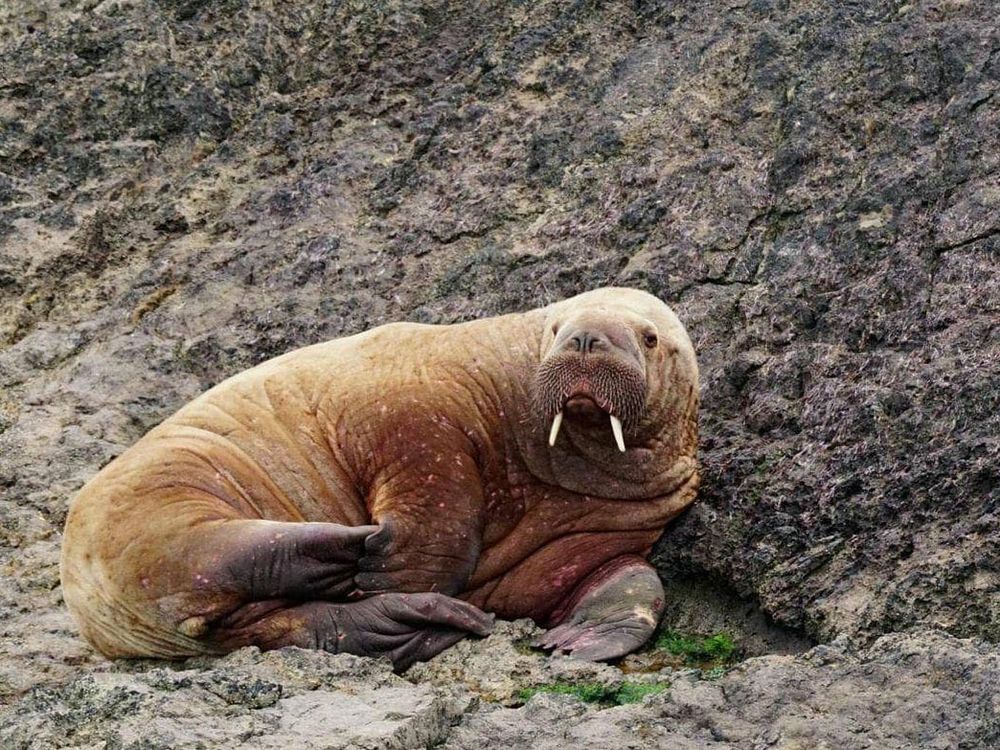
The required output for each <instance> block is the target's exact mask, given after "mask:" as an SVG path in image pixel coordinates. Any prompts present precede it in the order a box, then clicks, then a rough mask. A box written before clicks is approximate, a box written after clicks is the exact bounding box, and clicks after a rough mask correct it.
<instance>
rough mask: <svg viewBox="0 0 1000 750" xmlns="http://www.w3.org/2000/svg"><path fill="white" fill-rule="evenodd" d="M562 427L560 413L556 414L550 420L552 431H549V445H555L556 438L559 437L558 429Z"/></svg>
mask: <svg viewBox="0 0 1000 750" xmlns="http://www.w3.org/2000/svg"><path fill="white" fill-rule="evenodd" d="M561 425H562V412H561V411H560V412H559V413H557V414H556V416H555V418H554V419H553V420H552V429H551V430H550V431H549V445H555V444H556V437H557V436H558V435H559V427H560V426H561Z"/></svg>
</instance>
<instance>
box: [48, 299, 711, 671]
mask: <svg viewBox="0 0 1000 750" xmlns="http://www.w3.org/2000/svg"><path fill="white" fill-rule="evenodd" d="M619 383H627V384H628V385H627V387H626V386H624V385H619ZM616 388H618V389H620V390H621V391H622V393H618V391H616ZM626 390H627V391H628V392H627V393H625V391H626ZM628 404H631V406H629V405H628ZM616 415H617V416H616ZM696 415H697V369H696V365H695V360H694V354H693V350H692V347H691V345H690V342H689V340H688V338H687V335H686V333H685V332H684V329H683V327H682V326H681V325H680V323H679V322H678V321H677V319H676V317H675V316H674V315H673V313H672V312H670V310H669V309H668V308H667V307H666V306H665V305H663V303H661V302H660V301H659V300H657V299H655V298H654V297H652V296H650V295H647V294H645V293H642V292H637V291H634V290H627V289H603V290H597V291H595V292H590V293H587V294H583V295H580V296H578V297H574V298H572V299H570V300H566V301H564V302H561V303H556V304H554V305H550V306H548V307H546V308H542V309H538V310H533V311H529V312H526V313H521V314H514V315H506V316H501V317H497V318H490V319H484V320H478V321H472V322H469V323H464V324H457V325H450V326H426V325H417V324H405V323H403V324H391V325H386V326H382V327H380V328H376V329H373V330H371V331H368V332H365V333H362V334H359V335H356V336H351V337H348V338H343V339H337V340H334V341H330V342H327V343H323V344H318V345H315V346H310V347H306V348H304V349H300V350H297V351H293V352H291V353H289V354H286V355H284V356H281V357H278V358H276V359H274V360H271V361H269V362H266V363H264V364H262V365H260V366H258V367H255V368H253V369H251V370H248V371H246V372H243V373H240V374H238V375H236V376H235V377H232V378H230V379H229V380H226V381H225V382H223V383H221V384H220V385H218V386H216V387H215V388H213V389H211V390H209V391H208V392H206V393H205V394H203V395H202V396H200V397H198V398H196V399H195V400H193V401H192V402H190V403H189V404H187V405H186V406H184V407H183V408H182V409H181V410H180V411H178V412H177V413H176V414H174V415H173V416H172V417H170V418H169V419H167V420H166V421H164V422H163V423H162V424H161V425H159V426H158V427H156V428H155V429H153V430H152V431H150V432H149V433H148V434H147V435H146V436H145V437H143V438H142V439H141V440H140V441H139V442H138V443H136V444H135V445H134V446H133V447H131V448H130V449H129V450H127V451H126V452H125V453H123V454H122V455H121V456H120V457H118V458H117V459H115V460H114V461H113V462H111V463H110V464H109V465H108V466H107V467H105V468H104V469H103V470H102V471H101V472H100V473H99V474H98V475H97V476H96V477H94V479H92V480H91V481H90V482H89V483H88V484H87V485H86V486H85V487H84V488H83V489H82V490H81V492H80V493H79V495H78V496H77V498H76V499H75V501H74V503H73V505H72V507H71V510H70V514H69V517H68V520H67V524H66V531H65V539H64V545H63V557H62V583H63V590H64V595H65V599H66V602H67V604H68V606H69V608H70V610H71V611H72V612H73V614H74V615H75V617H76V619H77V620H78V622H79V624H80V627H81V630H82V632H83V634H84V636H85V637H86V638H87V639H88V640H89V641H90V642H91V643H93V644H94V645H95V646H96V647H97V648H98V649H99V650H100V651H101V652H103V653H104V654H106V655H108V656H160V657H179V656H185V655H192V654H200V653H220V652H225V651H227V650H231V649H233V648H238V647H240V646H244V645H257V646H260V647H261V648H276V647H281V646H284V645H299V646H306V647H320V648H326V649H328V650H331V651H349V652H352V653H360V654H385V655H387V656H389V657H390V658H392V659H393V661H394V662H395V663H396V664H397V666H406V665H407V664H409V663H411V662H412V661H414V660H418V659H425V658H429V657H430V656H432V655H433V654H434V653H437V652H438V651H440V650H442V649H443V648H445V647H447V646H448V645H450V644H451V643H454V642H456V641H457V640H459V639H460V638H462V637H463V636H464V635H465V634H467V633H470V632H471V633H476V634H480V635H482V634H485V633H487V632H488V631H489V629H490V625H491V622H492V620H491V617H490V616H489V615H487V614H485V612H490V613H495V614H497V615H499V616H501V617H504V618H515V617H531V618H534V619H535V620H536V621H537V622H539V623H541V624H543V625H546V626H554V629H553V630H550V631H549V632H548V633H547V634H546V635H545V636H544V637H543V638H542V639H541V642H540V645H542V646H544V647H550V648H556V649H560V650H562V651H565V652H569V653H573V654H575V655H577V656H580V657H583V658H592V659H605V658H613V657H615V656H619V655H621V654H624V653H627V652H628V651H630V650H632V649H634V648H636V647H637V646H638V645H641V643H642V642H644V641H645V640H646V639H647V638H648V637H649V635H650V633H651V632H652V631H653V629H654V628H655V625H656V622H657V621H658V619H659V616H660V614H661V611H662V606H663V604H662V595H663V591H662V588H661V586H660V582H659V580H658V578H657V577H656V574H655V572H654V571H653V570H652V568H650V567H649V566H648V564H647V563H646V562H645V560H644V557H645V555H646V554H648V552H649V550H650V548H651V546H652V544H653V543H654V542H655V541H656V539H657V538H658V536H659V534H660V533H661V531H662V529H663V527H664V525H665V524H666V522H667V521H668V520H670V519H671V518H672V517H674V516H675V515H677V514H678V513H679V512H680V511H681V510H682V509H684V508H685V507H686V506H687V505H688V504H689V503H690V502H692V500H693V499H694V497H695V493H696V488H697V481H698V480H697V471H696V464H695V449H696V443H697V427H696ZM564 416H565V420H564V419H563V417H564ZM553 422H555V424H554V426H553ZM615 422H617V424H612V423H615ZM616 435H619V436H620V437H616ZM616 441H617V442H618V443H619V444H620V445H621V447H624V448H625V450H624V451H622V450H619V446H618V445H616ZM550 443H551V445H550Z"/></svg>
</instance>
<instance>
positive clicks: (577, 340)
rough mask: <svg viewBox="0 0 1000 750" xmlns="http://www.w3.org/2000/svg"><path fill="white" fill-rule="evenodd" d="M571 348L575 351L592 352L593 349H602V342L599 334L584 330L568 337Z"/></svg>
mask: <svg viewBox="0 0 1000 750" xmlns="http://www.w3.org/2000/svg"><path fill="white" fill-rule="evenodd" d="M570 343H571V344H572V345H573V350H574V351H577V352H592V351H594V349H603V348H604V342H603V341H602V340H601V338H600V337H599V336H595V335H594V334H592V333H589V332H587V331H584V332H583V333H581V334H578V335H576V336H574V337H573V338H571V339H570Z"/></svg>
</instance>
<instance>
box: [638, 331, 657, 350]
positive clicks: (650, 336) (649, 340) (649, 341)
mask: <svg viewBox="0 0 1000 750" xmlns="http://www.w3.org/2000/svg"><path fill="white" fill-rule="evenodd" d="M642 338H643V341H644V342H645V343H646V346H647V347H649V348H650V349H652V348H654V347H655V346H656V344H657V342H658V341H659V339H657V338H656V334H655V333H647V334H646V335H645V336H643V337H642Z"/></svg>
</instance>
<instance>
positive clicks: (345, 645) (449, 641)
mask: <svg viewBox="0 0 1000 750" xmlns="http://www.w3.org/2000/svg"><path fill="white" fill-rule="evenodd" d="M492 628H493V616H492V615H488V614H486V613H485V612H482V611H481V610H479V609H477V608H476V607H474V606H472V605H471V604H467V603H466V602H463V601H461V600H459V599H452V598H451V597H448V596H444V595H442V594H431V593H423V594H380V595H378V596H373V597H370V598H368V599H363V600H361V601H357V602H351V603H349V604H334V603H330V602H306V603H304V604H298V605H296V604H294V603H293V602H287V601H271V602H254V603H253V604H250V605H247V606H245V607H242V608H240V609H239V610H237V611H236V612H234V613H233V614H231V615H229V616H228V617H226V618H224V619H223V620H220V621H219V622H218V623H215V624H214V625H213V627H212V629H211V631H210V632H209V633H208V634H206V640H207V641H208V642H209V643H211V644H212V646H214V647H216V648H219V649H221V650H225V651H229V650H232V649H235V648H240V647H241V646H257V647H259V648H261V649H264V650H269V649H275V648H282V647H283V646H299V647H301V648H321V649H324V650H326V651H330V652H332V653H348V654H357V655H359V656H386V657H388V658H389V659H390V660H391V661H392V663H393V666H394V667H395V669H396V670H397V671H403V670H404V669H406V668H407V667H409V666H410V665H411V664H413V663H414V662H418V661H425V660H427V659H430V658H431V657H433V656H435V655H437V654H438V653H440V652H441V651H443V650H444V649H446V648H448V647H449V646H451V645H453V644H455V643H457V642H458V641H460V640H462V639H463V638H464V637H465V636H467V635H469V634H470V633H472V634H475V635H480V636H485V635H489V633H490V631H491V630H492Z"/></svg>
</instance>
